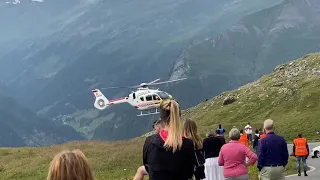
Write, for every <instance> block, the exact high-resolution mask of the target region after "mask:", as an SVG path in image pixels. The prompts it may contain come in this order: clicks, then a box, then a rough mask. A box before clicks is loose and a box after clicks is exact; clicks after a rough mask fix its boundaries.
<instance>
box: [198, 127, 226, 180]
mask: <svg viewBox="0 0 320 180" xmlns="http://www.w3.org/2000/svg"><path fill="white" fill-rule="evenodd" d="M224 144H225V141H222V140H221V137H218V136H217V135H216V132H215V131H213V130H210V131H209V133H208V137H207V138H205V139H204V140H203V148H202V149H203V152H204V155H205V164H204V165H205V175H206V180H224V179H225V178H224V174H223V167H222V166H219V164H218V159H219V154H220V150H221V147H222V146H223V145H224Z"/></svg>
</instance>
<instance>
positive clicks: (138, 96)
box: [92, 78, 187, 116]
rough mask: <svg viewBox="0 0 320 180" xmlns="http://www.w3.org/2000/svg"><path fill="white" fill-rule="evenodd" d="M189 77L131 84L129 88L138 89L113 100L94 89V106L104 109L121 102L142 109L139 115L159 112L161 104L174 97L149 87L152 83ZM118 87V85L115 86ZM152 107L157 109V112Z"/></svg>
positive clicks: (170, 81)
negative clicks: (126, 95)
mask: <svg viewBox="0 0 320 180" xmlns="http://www.w3.org/2000/svg"><path fill="white" fill-rule="evenodd" d="M185 79H187V78H181V79H176V80H169V81H162V82H158V81H159V80H160V79H156V80H153V81H151V82H149V83H141V84H140V85H136V86H130V87H129V88H138V89H137V90H136V91H133V92H131V93H130V94H129V96H128V97H122V98H117V99H113V100H108V99H107V98H106V97H105V96H104V95H103V94H102V93H101V91H100V90H99V89H94V90H92V92H93V94H94V96H95V102H94V107H96V108H97V109H99V110H104V109H106V108H107V107H108V106H110V105H114V104H121V103H129V104H130V105H131V106H133V107H135V108H136V109H138V110H140V111H141V114H140V115H138V116H145V115H151V114H157V113H159V111H158V108H159V107H160V104H161V102H162V101H163V100H165V99H172V96H171V95H170V94H168V93H166V92H164V91H159V89H156V90H155V89H149V88H147V87H148V86H150V85H153V86H154V85H159V84H165V83H172V82H177V81H181V80H185ZM114 88H118V87H114ZM151 109H155V112H150V111H152V110H151ZM146 110H147V111H149V112H148V113H147V114H143V113H142V111H146Z"/></svg>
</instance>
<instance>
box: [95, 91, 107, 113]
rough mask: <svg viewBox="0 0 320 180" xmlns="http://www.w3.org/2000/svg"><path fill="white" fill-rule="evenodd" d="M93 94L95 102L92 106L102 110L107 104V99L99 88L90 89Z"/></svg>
mask: <svg viewBox="0 0 320 180" xmlns="http://www.w3.org/2000/svg"><path fill="white" fill-rule="evenodd" d="M92 92H93V94H94V96H95V98H96V99H95V102H94V106H95V107H96V108H97V109H99V110H103V109H105V108H107V107H108V106H109V100H108V99H107V98H106V97H105V96H104V95H103V94H102V92H101V91H100V90H99V89H94V90H92Z"/></svg>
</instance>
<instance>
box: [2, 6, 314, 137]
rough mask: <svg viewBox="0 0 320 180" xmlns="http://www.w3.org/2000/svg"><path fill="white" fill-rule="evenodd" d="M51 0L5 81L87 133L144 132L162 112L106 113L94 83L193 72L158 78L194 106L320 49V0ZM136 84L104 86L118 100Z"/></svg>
mask: <svg viewBox="0 0 320 180" xmlns="http://www.w3.org/2000/svg"><path fill="white" fill-rule="evenodd" d="M51 2H52V1H51ZM45 3H46V1H45V2H44V3H41V4H42V5H43V6H44V7H47V8H49V7H50V6H45ZM53 4H54V5H55V6H54V7H57V9H58V10H61V13H60V14H59V15H57V16H55V17H54V18H52V19H53V20H54V21H50V22H46V23H48V24H46V26H43V27H44V29H42V30H40V32H41V33H40V34H41V36H40V37H36V36H30V37H28V38H26V39H25V40H24V41H23V42H20V43H19V44H20V46H19V47H16V48H12V47H14V45H11V46H12V47H11V46H10V49H13V50H11V51H8V52H10V53H7V52H6V51H3V52H0V53H1V54H0V82H2V83H3V84H4V86H6V87H7V88H10V94H9V95H11V96H12V97H14V98H16V99H19V102H21V103H22V104H23V105H28V106H29V107H30V108H31V109H32V110H33V111H36V112H37V113H38V114H39V115H41V116H45V117H48V118H52V119H55V120H57V121H60V122H62V123H67V124H69V125H71V126H72V127H73V128H75V129H76V130H77V131H79V132H82V133H84V134H86V137H87V138H88V139H107V140H117V139H128V138H131V137H135V136H139V135H141V134H143V133H145V132H147V131H148V130H150V128H151V124H152V121H153V120H155V119H156V118H157V116H149V117H142V118H137V117H136V114H137V113H139V112H137V111H136V110H135V109H133V108H131V107H130V106H127V105H123V106H116V107H111V108H110V109H108V110H106V111H102V112H100V111H98V110H96V109H94V108H93V95H92V93H91V89H93V88H100V87H106V86H121V85H135V84H140V83H141V82H147V81H151V80H153V79H156V78H158V77H160V78H162V79H164V78H166V79H174V78H178V77H189V79H188V80H187V81H184V82H181V83H177V84H172V85H170V86H159V88H161V89H163V90H165V91H168V92H170V94H173V95H174V96H175V98H177V99H178V100H179V102H181V105H182V107H183V108H188V107H190V106H193V105H195V104H198V103H200V102H202V101H204V100H205V99H208V98H210V97H212V96H214V95H217V94H219V93H221V92H223V91H226V90H230V89H234V88H237V87H239V86H241V85H243V84H246V83H248V82H251V81H254V80H255V79H257V78H259V77H261V76H262V75H263V74H266V73H269V72H270V71H272V67H274V66H275V65H277V64H281V63H283V62H286V61H289V60H291V59H295V58H298V57H300V56H302V55H303V54H306V53H310V52H315V51H317V50H318V49H319V42H320V40H319V38H320V35H319V34H318V33H317V32H319V30H320V27H319V25H320V23H319V22H318V21H317V19H319V14H320V13H319V10H318V9H319V8H317V7H319V2H318V1H317V0H305V1H288V0H268V2H267V1H263V0H218V1H210V0H204V1H200V2H198V1H191V0H179V1H177V0H165V1H157V2H154V1H126V2H125V3H124V2H123V1H111V0H110V1H100V0H96V1H93V2H91V3H88V2H87V1H81V3H76V2H75V1H72V2H71V1H70V4H69V6H68V8H67V7H60V6H61V5H60V4H59V3H56V4H55V3H53ZM58 7H60V8H58ZM49 9H50V8H49ZM54 12H56V11H54ZM0 15H1V12H0ZM29 15H30V16H33V17H34V16H35V15H37V14H32V13H31V14H29ZM43 19H46V18H43ZM53 22H54V23H53ZM48 27H51V29H50V28H49V29H48ZM0 32H1V30H0ZM34 35H35V34H34ZM2 45H3V44H2ZM0 47H1V44H0ZM16 64H19V66H16ZM129 92H130V90H129V89H128V90H108V91H104V93H105V94H106V96H107V97H108V98H110V99H112V98H116V97H119V96H124V95H127V94H128V93H129Z"/></svg>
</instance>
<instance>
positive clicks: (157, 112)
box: [137, 109, 160, 116]
mask: <svg viewBox="0 0 320 180" xmlns="http://www.w3.org/2000/svg"><path fill="white" fill-rule="evenodd" d="M159 113H160V112H159V111H158V109H156V111H155V112H150V111H147V113H146V114H144V113H143V112H142V111H141V113H140V114H138V115H137V116H149V115H153V114H159Z"/></svg>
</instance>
